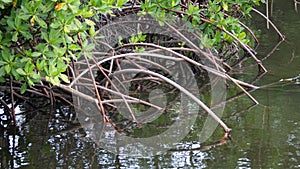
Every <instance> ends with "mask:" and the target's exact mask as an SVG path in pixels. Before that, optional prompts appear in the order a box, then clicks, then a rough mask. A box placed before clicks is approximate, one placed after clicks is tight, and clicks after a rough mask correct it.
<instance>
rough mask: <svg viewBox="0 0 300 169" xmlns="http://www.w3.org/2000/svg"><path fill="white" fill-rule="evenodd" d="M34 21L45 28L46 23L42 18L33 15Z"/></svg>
mask: <svg viewBox="0 0 300 169" xmlns="http://www.w3.org/2000/svg"><path fill="white" fill-rule="evenodd" d="M35 21H36V22H37V23H38V24H39V25H40V26H41V27H42V28H45V29H47V27H48V26H47V23H46V22H45V21H44V20H43V19H41V18H39V17H38V16H35Z"/></svg>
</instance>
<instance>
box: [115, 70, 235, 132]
mask: <svg viewBox="0 0 300 169" xmlns="http://www.w3.org/2000/svg"><path fill="white" fill-rule="evenodd" d="M123 73H145V74H150V75H152V76H157V77H159V78H161V79H163V80H164V81H166V82H167V83H169V84H171V85H173V86H174V87H176V88H178V89H179V90H180V91H182V92H183V93H184V94H186V95H187V96H188V97H190V98H191V99H192V100H193V101H195V102H196V103H197V104H198V105H199V106H201V107H202V108H203V109H204V110H205V111H206V112H207V113H208V114H209V115H210V116H211V117H212V118H213V119H214V120H216V121H217V122H218V123H219V124H220V125H221V126H222V128H223V129H224V131H225V132H226V133H230V132H231V129H230V128H228V127H227V125H226V124H225V123H224V122H223V121H222V120H221V119H220V118H219V117H218V116H217V115H216V114H215V113H214V112H213V111H212V110H211V109H210V108H209V107H207V106H206V105H205V104H204V103H203V102H202V101H200V100H199V99H198V98H197V97H196V96H195V95H193V94H192V93H190V92H189V91H188V90H187V89H185V88H184V87H182V86H180V85H179V84H178V83H176V82H174V81H172V80H171V79H169V78H167V77H165V76H163V75H161V74H158V73H155V72H153V71H149V70H140V69H126V70H120V71H117V72H115V74H116V75H117V74H123Z"/></svg>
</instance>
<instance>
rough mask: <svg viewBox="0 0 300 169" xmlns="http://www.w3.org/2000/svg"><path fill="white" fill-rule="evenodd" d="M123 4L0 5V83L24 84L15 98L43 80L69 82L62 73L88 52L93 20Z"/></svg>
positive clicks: (41, 1)
mask: <svg viewBox="0 0 300 169" xmlns="http://www.w3.org/2000/svg"><path fill="white" fill-rule="evenodd" d="M127 1H128V0H62V1H60V0H49V1H46V0H34V1H32V0H22V1H21V0H0V9H1V13H0V15H1V16H0V18H1V19H0V81H2V82H3V81H5V78H7V77H12V78H13V79H14V80H17V81H21V82H24V83H23V85H22V87H21V93H22V92H24V91H25V89H26V88H27V87H28V86H33V85H34V84H35V83H39V82H40V81H41V80H43V79H45V80H47V81H49V82H51V83H52V84H53V85H58V84H59V83H60V82H61V81H64V82H69V79H68V76H66V74H65V72H66V69H67V67H68V65H69V64H70V62H71V60H76V59H77V58H79V57H80V56H81V55H82V54H84V53H86V52H88V51H91V50H92V49H93V48H94V46H93V44H90V43H88V37H93V36H95V35H96V33H97V32H96V31H95V22H94V21H95V17H94V16H97V15H98V14H107V13H111V11H112V9H116V8H121V7H122V6H123V5H124V4H125V3H127ZM92 17H94V19H93V20H92V19H91V18H92ZM96 19H97V18H96Z"/></svg>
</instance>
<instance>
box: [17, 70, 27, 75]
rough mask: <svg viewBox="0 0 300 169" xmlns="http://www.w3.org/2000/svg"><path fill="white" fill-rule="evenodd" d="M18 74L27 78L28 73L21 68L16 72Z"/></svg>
mask: <svg viewBox="0 0 300 169" xmlns="http://www.w3.org/2000/svg"><path fill="white" fill-rule="evenodd" d="M16 72H17V73H18V74H19V75H22V76H26V72H25V71H24V70H23V69H21V68H18V69H17V70H16Z"/></svg>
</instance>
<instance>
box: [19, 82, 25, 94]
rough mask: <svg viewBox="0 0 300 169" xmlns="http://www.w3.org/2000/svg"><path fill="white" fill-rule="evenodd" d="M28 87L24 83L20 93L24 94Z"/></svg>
mask: <svg viewBox="0 0 300 169" xmlns="http://www.w3.org/2000/svg"><path fill="white" fill-rule="evenodd" d="M26 89H27V84H26V83H23V84H22V86H21V89H20V93H21V94H24V93H25V92H26Z"/></svg>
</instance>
